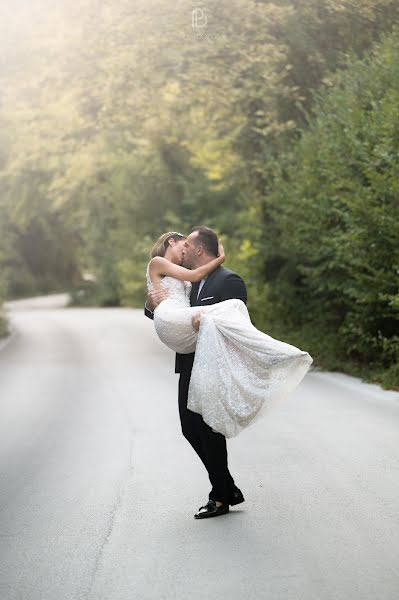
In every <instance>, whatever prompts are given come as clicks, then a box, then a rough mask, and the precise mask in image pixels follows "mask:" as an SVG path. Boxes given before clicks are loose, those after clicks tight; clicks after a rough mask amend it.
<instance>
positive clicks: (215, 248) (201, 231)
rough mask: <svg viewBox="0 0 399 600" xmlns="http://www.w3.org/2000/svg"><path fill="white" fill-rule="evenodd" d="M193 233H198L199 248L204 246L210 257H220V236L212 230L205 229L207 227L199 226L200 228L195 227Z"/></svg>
mask: <svg viewBox="0 0 399 600" xmlns="http://www.w3.org/2000/svg"><path fill="white" fill-rule="evenodd" d="M191 231H198V236H197V239H196V245H197V246H202V247H203V249H204V250H205V252H206V253H207V254H209V255H210V256H219V240H218V236H217V235H216V233H215V232H214V231H213V230H212V229H209V227H205V225H198V227H193V229H192V230H191Z"/></svg>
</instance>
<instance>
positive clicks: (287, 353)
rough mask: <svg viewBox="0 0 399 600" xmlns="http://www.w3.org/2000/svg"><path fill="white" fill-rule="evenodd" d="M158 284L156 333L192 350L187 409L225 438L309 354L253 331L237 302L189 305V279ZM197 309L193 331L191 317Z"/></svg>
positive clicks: (287, 383) (286, 386) (260, 410)
mask: <svg viewBox="0 0 399 600" xmlns="http://www.w3.org/2000/svg"><path fill="white" fill-rule="evenodd" d="M161 285H162V286H163V287H165V288H167V289H168V290H169V298H167V299H166V300H164V301H163V302H161V304H159V306H158V307H157V308H156V309H155V312H154V324H155V330H156V332H157V334H158V337H159V338H160V340H161V341H162V342H163V343H164V344H166V346H168V347H169V348H171V349H172V350H174V351H175V352H178V353H179V354H189V353H191V352H194V351H195V359H194V365H193V370H192V374H191V380H190V388H189V394H188V403H187V407H188V408H189V410H191V411H193V412H196V413H199V414H201V415H202V418H203V419H204V421H205V423H207V424H208V425H209V426H210V427H211V428H212V429H213V430H214V431H218V432H220V433H222V434H223V435H224V436H225V437H226V438H231V437H234V436H236V435H237V434H238V433H240V431H242V429H244V428H245V427H247V426H248V425H250V424H251V423H253V422H254V421H256V420H258V419H259V417H260V416H262V415H263V414H264V413H265V411H266V410H267V409H268V408H269V407H270V406H272V405H275V404H276V403H277V402H279V401H280V400H281V399H283V398H284V397H286V396H287V395H288V394H289V393H290V392H291V391H292V390H293V389H294V388H295V387H296V386H297V385H298V384H299V383H300V382H301V381H302V379H303V377H304V376H305V374H306V373H307V371H308V370H309V367H310V365H311V364H312V362H313V359H312V357H311V356H310V355H309V354H308V353H307V352H304V351H302V350H299V349H298V348H296V347H295V346H291V345H290V344H286V343H285V342H280V341H278V340H276V339H274V338H272V337H270V336H269V335H267V334H265V333H262V332H261V331H259V330H258V329H256V328H255V327H254V325H252V323H251V319H250V317H249V314H248V310H247V307H246V306H245V304H244V302H242V300H237V299H233V300H225V301H223V302H219V303H217V304H212V305H210V306H201V307H198V306H194V307H190V293H191V283H189V282H187V281H179V280H178V279H174V278H173V277H164V278H163V279H162V282H161ZM147 287H148V289H149V290H150V289H152V287H153V286H152V283H151V280H150V277H149V274H148V271H147ZM199 310H201V311H204V314H203V316H202V319H201V326H200V329H199V332H198V333H197V332H196V331H195V330H194V329H193V327H192V325H191V317H192V316H193V314H195V313H198V312H199Z"/></svg>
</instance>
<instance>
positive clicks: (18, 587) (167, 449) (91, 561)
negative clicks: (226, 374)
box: [0, 296, 399, 600]
mask: <svg viewBox="0 0 399 600" xmlns="http://www.w3.org/2000/svg"><path fill="white" fill-rule="evenodd" d="M64 305H65V297H62V296H53V297H47V298H43V299H35V300H33V301H31V302H30V301H27V300H24V301H20V302H15V303H9V304H8V310H9V313H10V318H11V321H12V328H13V335H12V337H11V339H10V341H9V342H8V343H7V344H5V345H3V347H2V350H1V352H0V484H1V496H0V595H1V598H2V600H17V599H18V600H25V599H26V600H55V599H57V600H71V599H75V598H76V599H85V600H86V599H89V600H117V599H118V600H131V599H132V598H137V599H140V600H143V599H147V598H148V599H159V598H165V599H168V600H169V599H174V598H179V599H181V598H188V597H190V598H192V599H194V600H197V599H198V600H199V599H201V600H202V599H203V598H206V597H210V598H213V599H217V600H219V599H220V600H221V599H222V598H223V599H224V598H226V597H229V598H237V599H242V598H243V597H245V598H246V600H249V599H254V600H255V599H259V598H268V599H269V600H270V599H276V600H281V599H282V598H283V599H284V600H291V599H292V600H298V599H299V598H304V599H306V600H313V599H314V600H320V599H321V598H322V599H323V600H330V599H331V600H338V599H339V600H341V599H342V600H348V599H353V598H362V600H368V599H370V600H375V598H383V599H384V600H388V599H389V600H391V599H392V600H394V598H395V599H396V597H397V590H398V587H399V572H398V568H397V556H398V552H399V543H398V536H397V535H396V534H395V531H398V528H399V505H398V502H397V498H398V492H399V484H398V470H399V436H398V422H399V394H398V393H396V392H387V391H382V390H380V389H379V388H378V387H377V386H371V385H366V384H362V383H361V382H359V381H358V380H357V379H354V378H352V377H347V376H345V375H341V374H331V373H322V372H317V371H315V370H312V371H311V372H310V373H308V374H307V375H306V377H305V379H304V380H303V381H302V383H301V385H300V386H299V387H298V388H297V389H296V390H295V392H294V393H293V394H292V395H291V396H290V397H289V398H288V399H287V400H286V401H285V402H284V403H282V404H280V405H279V406H278V407H276V408H274V409H272V410H271V411H270V412H269V414H268V415H267V418H265V419H264V420H263V421H261V422H259V423H257V424H255V425H254V426H253V427H252V428H248V429H247V430H246V431H244V432H242V433H241V434H240V435H239V436H238V437H237V438H235V439H233V440H230V441H229V442H228V448H229V458H230V468H231V471H232V473H233V476H234V477H235V479H236V482H237V484H238V485H239V486H240V488H241V489H242V490H243V492H244V495H245V497H246V502H245V503H244V504H241V505H239V506H237V507H233V508H232V509H231V511H230V513H229V514H227V515H224V516H222V517H218V518H216V519H208V520H201V521H198V520H195V519H194V518H193V515H194V512H195V511H196V510H197V509H198V507H199V506H200V505H202V504H204V503H205V502H206V500H207V494H208V491H209V482H208V480H207V476H206V473H205V471H204V470H203V467H202V464H201V463H200V461H199V460H198V458H197V456H196V455H195V454H194V452H193V451H192V449H191V447H190V446H189V444H188V443H187V442H186V440H185V439H184V438H183V436H182V434H181V431H180V424H179V418H178V410H177V375H175V374H174V355H173V353H172V352H171V351H169V350H168V349H167V348H164V347H163V346H162V344H161V343H160V342H159V341H158V339H157V338H156V335H155V333H154V331H153V325H152V323H151V322H150V321H149V320H148V319H146V318H145V317H144V315H143V313H142V311H140V310H132V309H114V308H107V309H95V308H84V309H83V308H64Z"/></svg>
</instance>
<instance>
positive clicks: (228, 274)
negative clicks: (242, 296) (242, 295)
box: [218, 267, 242, 279]
mask: <svg viewBox="0 0 399 600" xmlns="http://www.w3.org/2000/svg"><path fill="white" fill-rule="evenodd" d="M218 271H219V273H220V275H219V276H220V277H221V278H222V279H228V278H230V279H232V278H236V277H238V278H239V279H242V277H240V276H239V275H238V274H237V273H235V272H234V271H231V270H230V269H227V268H226V267H219V269H218Z"/></svg>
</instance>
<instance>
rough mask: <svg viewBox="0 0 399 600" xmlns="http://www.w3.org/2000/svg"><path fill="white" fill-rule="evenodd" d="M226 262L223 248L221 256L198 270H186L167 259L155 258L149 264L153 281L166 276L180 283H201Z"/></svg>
mask: <svg viewBox="0 0 399 600" xmlns="http://www.w3.org/2000/svg"><path fill="white" fill-rule="evenodd" d="M224 260H225V255H224V251H223V247H222V246H221V254H220V256H218V257H217V258H214V259H213V260H211V261H209V263H207V264H206V265H203V266H202V267H198V268H197V269H186V268H185V267H180V266H179V265H175V264H174V263H172V262H170V261H169V260H167V259H166V258H162V257H161V256H155V258H153V259H152V260H151V261H150V264H149V270H150V276H151V279H152V280H153V281H154V279H156V278H158V277H164V276H165V277H166V276H168V277H174V278H175V279H180V281H192V282H195V281H201V279H204V277H206V276H207V275H209V273H211V272H212V271H214V270H215V269H216V268H217V267H219V266H220V265H221V264H222V263H223V262H224Z"/></svg>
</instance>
